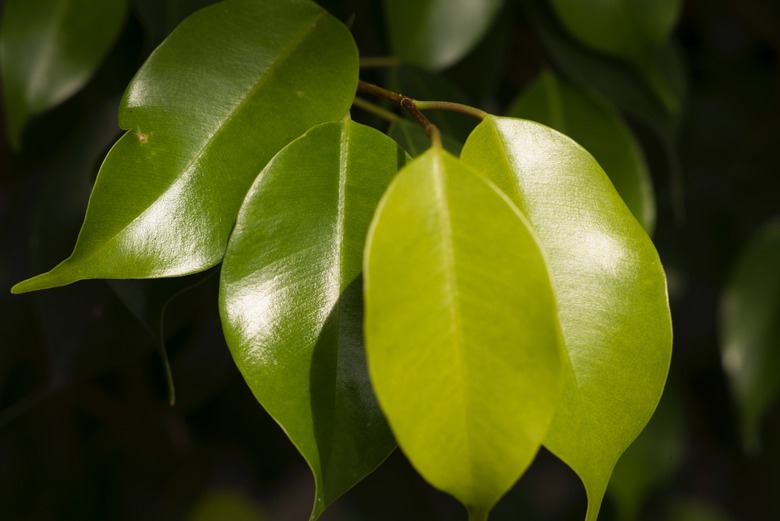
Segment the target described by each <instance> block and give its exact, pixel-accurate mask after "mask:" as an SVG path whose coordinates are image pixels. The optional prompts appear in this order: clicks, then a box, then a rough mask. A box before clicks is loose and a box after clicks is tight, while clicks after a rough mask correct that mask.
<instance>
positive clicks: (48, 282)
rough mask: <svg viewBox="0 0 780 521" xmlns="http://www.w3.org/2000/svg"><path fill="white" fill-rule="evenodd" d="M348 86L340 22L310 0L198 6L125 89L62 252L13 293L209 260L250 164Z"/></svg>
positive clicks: (337, 112)
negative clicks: (74, 232) (73, 237)
mask: <svg viewBox="0 0 780 521" xmlns="http://www.w3.org/2000/svg"><path fill="white" fill-rule="evenodd" d="M356 81H357V53H356V49H355V44H354V41H353V40H352V37H351V36H350V34H349V32H348V30H347V29H346V27H344V26H343V25H342V24H341V23H340V22H338V21H337V20H335V19H334V18H332V17H331V16H330V15H328V14H327V13H326V12H325V11H323V10H322V9H321V8H319V7H318V6H317V5H316V4H314V3H312V2H310V1H308V0H293V1H290V2H284V3H280V4H277V3H274V2H256V1H253V0H227V1H225V2H221V3H219V4H217V5H214V6H211V7H208V8H206V9H203V10H201V11H198V12H197V13H195V14H194V15H192V16H191V17H189V18H188V19H187V20H185V21H184V22H183V23H182V24H181V25H180V26H179V27H178V28H177V29H176V30H175V31H174V32H173V33H172V34H171V35H170V36H169V37H168V38H167V39H166V40H165V42H163V44H162V45H161V46H160V47H158V48H157V50H156V51H155V52H154V53H153V54H152V55H151V56H150V58H149V60H148V61H147V62H146V63H145V64H144V65H143V67H142V68H141V69H140V70H139V71H138V73H137V74H136V76H135V78H134V79H133V81H132V83H131V84H130V86H129V87H128V90H127V92H126V93H125V96H124V98H123V100H122V105H121V107H120V111H119V123H120V126H121V127H122V128H124V129H129V131H128V132H127V133H126V134H125V135H124V136H123V137H122V138H121V139H120V140H119V141H118V142H117V143H116V144H115V145H114V147H113V148H112V150H111V152H110V153H109V154H108V157H107V158H106V160H105V162H104V163H103V166H102V168H101V171H100V174H99V175H98V179H97V181H96V183H95V187H94V189H93V192H92V196H91V198H90V203H89V207H88V209H87V215H86V218H85V221H84V225H83V227H82V230H81V233H80V235H79V239H78V241H77V243H76V247H75V249H74V251H73V254H72V255H71V256H70V257H69V258H68V259H66V260H65V261H64V262H62V263H61V264H59V265H58V266H57V267H55V268H54V269H53V270H51V271H50V272H48V273H45V274H43V275H39V276H37V277H35V278H32V279H30V280H27V281H25V282H22V283H20V284H18V285H17V286H15V288H14V291H15V292H18V293H21V292H25V291H32V290H37V289H44V288H49V287H55V286H62V285H65V284H69V283H72V282H75V281H77V280H81V279H84V278H147V277H165V276H174V275H185V274H188V273H194V272H198V271H202V270H204V269H206V268H209V267H211V266H213V265H215V264H217V263H218V262H219V261H220V260H221V259H222V256H223V254H224V251H225V245H226V244H227V239H228V236H229V234H230V230H231V228H232V227H233V223H234V222H235V217H236V214H237V213H238V209H239V206H240V204H241V201H242V199H243V197H244V195H245V194H246V191H247V189H248V188H249V186H250V185H251V183H252V181H253V180H254V178H255V177H256V176H257V174H258V172H260V171H261V170H262V168H263V166H264V165H265V164H266V163H267V162H268V160H269V159H270V158H271V157H272V156H273V155H274V154H275V153H276V152H277V151H278V150H279V149H280V148H282V147H283V146H284V145H285V144H287V143H288V142H289V141H291V140H292V139H294V138H295V137H297V136H299V135H300V134H301V133H303V132H304V131H305V130H306V129H308V128H310V127H311V126H312V125H315V124H317V123H321V122H325V121H329V120H334V119H339V118H341V117H342V116H343V115H344V114H345V113H346V112H347V110H348V109H349V105H350V103H351V101H352V99H353V98H354V93H355V88H356V87H355V86H356ZM291 86H294V88H291Z"/></svg>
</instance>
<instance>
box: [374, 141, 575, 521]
mask: <svg viewBox="0 0 780 521" xmlns="http://www.w3.org/2000/svg"><path fill="white" fill-rule="evenodd" d="M365 276H366V289H365V294H366V331H365V335H366V349H367V351H368V362H369V370H370V373H371V380H372V382H373V384H374V388H375V389H376V392H377V397H378V398H379V403H380V404H381V406H382V409H383V410H384V412H385V415H386V416H387V418H388V421H389V422H390V426H391V428H392V429H393V432H394V433H395V435H396V439H397V440H398V444H399V445H400V447H401V448H402V449H403V451H404V452H405V453H406V455H407V456H408V457H409V459H410V460H411V462H412V464H413V465H414V466H415V467H416V468H417V470H418V471H419V472H420V473H421V474H422V475H423V476H424V477H425V479H427V480H428V481H429V482H430V483H431V484H432V485H434V486H435V487H437V488H439V489H441V490H443V491H445V492H447V493H449V494H452V495H453V496H455V497H456V498H458V499H459V500H460V501H461V502H462V503H463V504H464V505H466V507H467V508H468V509H469V511H470V513H471V515H472V518H473V519H483V518H484V517H485V516H486V515H487V512H488V511H489V510H490V509H491V508H492V506H493V505H494V504H495V503H496V502H497V501H498V499H499V498H500V497H501V496H502V495H503V494H504V493H505V492H506V491H507V490H508V489H509V488H510V487H511V486H512V484H513V483H514V482H515V481H516V480H517V479H518V478H519V477H520V476H521V475H522V474H523V472H524V471H525V469H526V468H527V467H528V465H529V464H530V463H531V461H532V459H533V457H534V455H535V454H536V452H537V450H538V449H539V447H540V444H541V441H542V439H543V438H544V436H545V434H546V432H547V429H548V426H549V424H550V421H551V419H552V416H553V414H554V412H555V408H556V406H557V403H558V397H559V395H560V381H561V379H560V376H561V368H560V366H561V359H562V347H561V343H560V331H559V328H558V321H557V314H556V309H555V300H554V296H553V294H552V290H551V287H550V279H549V275H548V273H547V266H546V263H545V260H544V257H543V256H542V254H541V252H540V250H539V246H538V244H537V241H536V238H535V236H534V234H533V232H531V230H530V229H529V227H528V224H527V223H526V221H525V219H524V218H523V217H522V216H521V215H520V214H519V212H518V211H517V209H516V208H515V207H514V205H512V203H510V202H509V201H508V200H507V199H506V197H505V196H503V195H502V194H501V193H500V192H498V190H497V189H496V188H495V187H494V186H493V185H492V184H490V183H487V182H485V181H484V180H483V179H482V178H481V177H479V176H478V175H476V174H474V173H473V172H471V171H470V169H468V168H466V167H465V166H464V165H463V164H462V163H460V162H459V161H458V160H457V159H455V158H454V157H452V156H450V155H449V154H447V153H446V152H444V151H443V150H442V149H441V148H437V147H434V148H432V149H430V150H428V151H427V152H425V153H424V154H423V155H421V156H420V157H418V158H417V159H415V160H414V161H413V162H412V163H410V164H409V165H408V166H407V167H406V168H404V170H402V171H401V173H400V174H399V175H398V177H397V178H396V180H395V181H394V182H393V184H392V185H391V187H390V188H389V190H388V192H387V194H386V195H385V196H384V198H383V199H382V203H381V204H380V207H379V209H378V210H377V213H376V216H375V217H374V221H373V223H372V225H371V231H370V232H369V239H368V245H367V247H366V256H365Z"/></svg>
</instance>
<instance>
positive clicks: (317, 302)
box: [220, 120, 407, 519]
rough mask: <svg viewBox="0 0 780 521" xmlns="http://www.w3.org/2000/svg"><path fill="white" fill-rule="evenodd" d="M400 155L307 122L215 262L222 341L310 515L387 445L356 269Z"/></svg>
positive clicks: (365, 134)
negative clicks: (281, 434) (306, 478)
mask: <svg viewBox="0 0 780 521" xmlns="http://www.w3.org/2000/svg"><path fill="white" fill-rule="evenodd" d="M406 157H407V156H406V154H404V152H403V151H402V150H401V149H400V148H399V147H398V145H396V143H395V142H393V140H391V139H390V138H388V137H386V136H384V135H383V134H381V133H380V132H378V131H376V130H373V129H371V128H368V127H365V126H363V125H359V124H357V123H353V122H351V121H350V120H345V121H343V122H341V123H327V124H324V125H321V126H318V127H315V128H314V129H312V130H310V131H309V132H308V133H306V134H305V135H304V136H302V137H301V138H299V139H298V140H296V141H294V142H292V143H291V144H290V145H289V146H287V147H286V148H284V149H283V150H282V151H281V152H280V153H279V154H278V155H277V156H276V157H275V158H274V159H273V160H272V161H271V163H269V165H268V167H267V168H266V169H265V170H264V171H263V173H262V174H261V175H260V176H259V177H258V180H257V181H256V182H255V184H254V185H253V187H252V189H251V190H250V191H249V194H248V195H247V198H246V200H245V202H244V204H243V206H242V208H241V213H240V214H239V217H238V222H237V223H236V228H235V230H234V231H233V234H232V236H231V238H230V244H229V246H228V251H227V254H226V255H225V260H224V263H223V266H222V275H221V277H222V278H221V284H220V312H221V315H222V322H223V326H224V330H225V338H226V339H227V342H228V345H229V346H230V350H231V352H232V354H233V358H234V360H235V361H236V365H238V367H239V369H240V370H241V372H242V374H243V376H244V379H245V380H246V381H247V383H248V384H249V386H250V388H251V389H252V392H253V393H254V394H255V397H257V399H258V401H259V402H260V403H261V404H262V405H263V407H265V409H266V410H267V411H268V412H269V413H270V414H271V416H273V417H274V418H275V419H276V421H277V422H279V424H280V425H281V426H282V428H283V429H284V430H285V432H286V433H287V435H288V436H289V437H290V439H291V440H292V441H293V443H294V444H295V445H296V446H297V447H298V450H299V451H300V452H301V453H302V454H303V456H304V457H305V458H306V460H307V461H308V463H309V466H310V467H311V469H312V472H313V473H314V476H315V481H316V483H317V498H316V502H315V506H314V510H313V513H312V518H313V519H316V517H318V515H319V514H320V513H321V512H322V511H323V510H324V508H325V507H326V506H327V505H328V504H329V503H331V502H332V501H333V500H334V499H336V498H337V497H338V496H339V495H341V494H342V493H344V492H345V491H346V490H348V489H349V488H351V487H352V486H353V485H354V484H355V483H357V482H358V481H359V480H360V479H362V478H363V477H364V476H365V475H367V474H368V473H370V472H371V471H372V470H373V469H374V468H376V467H377V465H379V463H381V462H382V461H383V460H384V459H385V457H387V455H388V454H389V453H390V451H391V450H392V449H393V447H394V446H395V442H394V440H393V437H392V434H391V433H390V431H389V429H388V428H387V424H386V422H385V420H384V417H383V415H382V412H381V411H380V409H379V407H378V405H377V404H376V400H375V398H374V395H373V391H372V389H371V384H370V382H369V379H368V373H367V370H366V367H365V354H364V350H363V335H362V329H363V328H362V321H363V309H362V307H363V305H362V282H361V276H360V273H361V269H362V258H363V245H364V242H365V237H366V232H367V230H368V226H369V223H370V221H371V216H372V215H373V212H374V209H375V208H376V205H377V204H378V202H379V199H380V197H381V196H382V193H383V192H384V190H385V189H386V188H387V186H388V185H389V184H390V181H391V179H392V178H393V176H394V175H395V174H396V172H397V171H398V169H399V168H400V166H402V165H403V164H404V162H405V161H406Z"/></svg>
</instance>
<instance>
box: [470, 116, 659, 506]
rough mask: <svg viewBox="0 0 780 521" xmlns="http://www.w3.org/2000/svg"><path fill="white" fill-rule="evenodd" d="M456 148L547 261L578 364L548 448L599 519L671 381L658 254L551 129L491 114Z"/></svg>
mask: <svg viewBox="0 0 780 521" xmlns="http://www.w3.org/2000/svg"><path fill="white" fill-rule="evenodd" d="M461 157H462V160H463V161H464V162H465V163H466V164H468V165H469V166H471V167H473V168H474V169H475V170H478V171H480V172H482V173H483V174H484V175H485V176H487V178H488V179H490V180H492V181H493V182H495V183H496V185H498V187H499V188H501V189H502V190H503V191H504V193H506V194H507V195H508V196H509V197H510V198H511V199H512V200H513V201H514V202H515V204H517V206H518V208H519V209H520V210H521V212H523V214H524V215H525V216H526V217H527V218H528V220H529V221H530V222H531V225H532V226H533V228H534V230H535V232H536V233H537V235H538V236H539V240H540V242H541V244H542V247H543V249H544V251H545V253H546V255H547V258H548V259H549V263H550V271H551V274H552V280H553V288H554V290H555V293H556V297H557V301H558V307H559V310H560V319H561V328H562V330H563V338H564V341H565V343H566V348H567V350H568V353H569V359H570V361H571V369H572V371H570V372H567V374H566V376H567V378H566V379H565V384H564V390H563V397H562V399H561V407H560V409H559V410H558V413H557V414H556V417H555V420H554V421H553V424H552V426H551V428H550V432H549V434H548V436H547V438H546V439H545V446H546V447H547V448H548V449H550V450H551V451H552V452H553V453H554V454H555V455H556V456H558V457H559V458H561V459H562V460H563V461H564V462H565V463H566V464H568V465H569V466H570V467H572V469H574V471H575V472H577V474H578V475H579V476H580V478H581V479H582V481H583V483H584V484H585V488H586V491H587V493H588V499H589V505H588V515H587V519H588V520H589V521H593V520H595V519H596V517H597V516H598V511H599V507H600V504H601V500H602V497H603V495H604V490H605V488H606V486H607V482H608V481H609V476H610V473H611V472H612V468H613V466H614V465H615V462H616V461H617V459H618V458H619V457H620V455H621V454H622V453H623V451H624V450H625V449H626V447H628V445H629V444H630V443H631V442H632V441H633V440H634V439H635V438H636V437H637V435H638V434H639V433H640V432H641V430H642V428H643V427H644V426H645V424H646V423H647V421H648V420H649V419H650V417H651V416H652V414H653V411H654V410H655V407H656V404H657V403H658V400H659V398H660V396H661V392H662V391H663V387H664V382H665V381H666V375H667V372H668V368H669V360H670V355H671V344H672V342H671V321H670V316H669V306H668V299H667V294H666V278H665V276H664V272H663V269H662V267H661V263H660V261H659V259H658V254H657V253H656V251H655V248H654V247H653V244H652V242H651V241H650V239H649V237H648V236H647V234H646V233H645V231H644V230H643V229H642V227H641V225H640V224H639V223H638V222H637V221H636V219H634V217H633V216H632V215H631V213H630V212H629V210H628V208H627V207H626V206H625V204H624V203H623V201H622V200H621V199H620V196H619V195H618V193H617V192H616V191H615V189H614V187H613V186H612V183H610V181H609V179H608V178H607V176H606V175H605V174H604V171H603V170H602V169H601V167H599V165H598V163H597V162H596V161H595V160H594V159H593V157H592V156H591V155H590V154H588V153H587V152H586V151H585V150H584V149H583V148H582V147H580V146H579V145H577V144H576V143H575V142H574V141H572V140H571V139H569V138H568V137H566V136H564V135H563V134H560V133H558V132H556V131H555V130H552V129H550V128H548V127H545V126H543V125H540V124H538V123H533V122H530V121H524V120H520V119H512V118H499V117H494V116H488V117H487V118H486V119H485V120H484V121H483V122H482V123H480V125H479V126H478V127H477V128H476V129H475V130H474V133H473V134H472V135H471V137H470V138H469V140H468V141H467V142H466V144H465V146H464V148H463V154H462V156H461Z"/></svg>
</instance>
